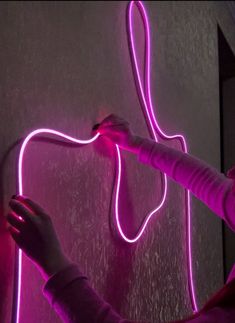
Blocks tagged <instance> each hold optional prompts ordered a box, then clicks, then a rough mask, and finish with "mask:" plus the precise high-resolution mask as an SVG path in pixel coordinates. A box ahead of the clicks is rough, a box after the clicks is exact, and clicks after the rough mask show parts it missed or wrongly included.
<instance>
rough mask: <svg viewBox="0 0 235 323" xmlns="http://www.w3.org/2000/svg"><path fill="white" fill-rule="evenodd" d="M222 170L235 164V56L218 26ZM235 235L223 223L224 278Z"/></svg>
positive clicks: (232, 259) (233, 257)
mask: <svg viewBox="0 0 235 323" xmlns="http://www.w3.org/2000/svg"><path fill="white" fill-rule="evenodd" d="M218 46H219V47H218V50H219V82H220V125H221V171H222V172H224V173H226V172H227V171H228V170H229V169H230V168H231V167H232V166H234V165H235V149H234V143H235V127H234V120H235V56H234V53H233V51H232V49H231V47H230V46H229V44H228V42H227V40H226V38H225V36H224V34H223V32H222V30H221V29H220V28H219V27H218ZM234 248H235V235H234V233H233V232H232V231H231V230H230V229H229V228H228V227H226V226H225V224H223V249H224V279H225V281H226V279H227V277H228V275H229V272H230V270H231V268H232V266H233V265H234V263H235V253H234Z"/></svg>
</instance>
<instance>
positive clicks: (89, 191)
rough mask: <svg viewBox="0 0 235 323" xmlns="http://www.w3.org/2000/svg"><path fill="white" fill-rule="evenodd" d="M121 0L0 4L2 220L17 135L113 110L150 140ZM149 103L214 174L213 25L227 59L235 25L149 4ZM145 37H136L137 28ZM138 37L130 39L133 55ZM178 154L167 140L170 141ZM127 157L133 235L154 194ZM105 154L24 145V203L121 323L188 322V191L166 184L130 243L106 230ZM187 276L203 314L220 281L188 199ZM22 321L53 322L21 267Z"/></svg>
mask: <svg viewBox="0 0 235 323" xmlns="http://www.w3.org/2000/svg"><path fill="white" fill-rule="evenodd" d="M126 6H127V2H125V1H123V2H56V1H54V2H40V1H39V2H24V1H22V2H1V3H0V48H1V50H0V105H1V108H0V123H1V124H0V154H1V155H0V158H1V164H0V165H1V168H0V174H1V177H0V179H1V182H0V194H1V195H0V199H1V200H0V202H1V215H2V214H3V213H6V212H7V205H8V200H9V198H10V196H11V195H12V194H14V193H15V177H16V171H15V169H16V158H17V156H18V152H19V142H18V139H20V138H22V136H25V135H26V134H28V133H29V131H31V130H33V129H35V128H40V127H50V128H54V129H57V130H60V131H64V132H66V133H68V134H70V135H72V136H76V137H79V138H84V139H85V138H88V137H90V131H91V127H92V125H93V124H94V123H96V122H97V121H99V120H100V119H101V118H103V117H105V116H106V115H107V114H109V113H111V112H115V113H117V114H119V115H121V116H123V117H124V118H126V119H127V120H129V121H130V123H131V125H132V129H133V131H134V132H135V133H138V134H139V135H142V136H148V132H147V127H146V125H145V121H144V119H143V116H142V112H141V108H140V106H139V102H138V98H137V94H136V90H135V85H134V80H133V76H132V70H131V65H130V59H129V54H128V47H127V39H126V27H125V15H126ZM146 9H147V12H148V13H149V18H150V25H151V40H152V75H151V79H152V93H153V102H154V104H155V107H156V108H155V111H156V115H157V118H158V120H159V123H160V126H161V127H162V129H164V130H165V131H166V132H167V133H170V134H175V133H182V134H184V135H185V136H186V138H187V141H188V144H189V151H190V152H191V153H192V154H194V155H196V156H198V157H199V158H202V159H204V160H205V161H207V162H208V163H210V164H211V165H213V166H215V167H217V168H218V169H219V167H220V160H219V156H220V151H219V147H220V146H219V140H220V134H219V87H218V54H217V23H219V24H220V26H221V28H222V30H223V31H224V33H225V36H226V37H228V41H229V42H230V44H231V46H232V48H234V49H235V36H234V35H235V32H234V31H235V27H234V23H233V21H232V17H231V16H230V14H229V12H228V10H227V8H226V7H225V5H224V4H223V3H216V2H213V1H212V2H200V3H198V2H174V1H170V2H164V1H159V2H146ZM140 32H141V30H140ZM142 46H143V39H141V35H140V37H139V39H138V47H139V48H142ZM169 144H171V145H172V146H174V147H176V148H177V147H178V146H177V142H171V143H169ZM123 157H124V159H125V167H124V172H125V174H126V176H125V177H124V179H123V182H122V192H121V211H122V212H121V214H122V216H121V218H122V222H123V225H124V227H125V230H126V232H128V234H129V235H130V236H131V235H133V234H134V233H135V230H136V228H137V227H138V224H139V223H140V222H141V220H142V219H143V217H144V215H145V214H146V212H148V211H149V210H151V209H152V208H153V207H154V206H155V205H156V204H157V203H158V201H159V199H160V197H161V193H162V192H161V184H160V183H161V182H160V174H159V172H158V171H154V170H153V169H150V168H148V167H146V166H143V165H140V164H138V162H137V160H136V158H135V157H133V156H130V154H127V153H125V154H123ZM114 174H115V161H114V155H113V151H112V150H110V149H108V148H107V147H106V146H105V145H104V144H103V143H102V142H99V143H96V144H93V145H89V146H86V147H78V148H70V147H64V146H60V145H55V144H51V143H47V142H40V141H38V142H33V143H31V144H30V146H29V149H28V151H27V156H26V159H25V175H24V176H25V194H27V195H29V196H30V197H31V198H32V199H35V200H36V201H37V202H39V203H40V204H41V205H42V206H43V207H44V208H45V209H46V210H48V213H49V214H50V215H51V216H52V219H53V222H54V223H55V226H56V229H57V231H58V234H59V236H60V238H61V241H62V244H63V246H64V249H65V251H66V252H67V254H68V255H69V257H70V258H71V259H72V260H73V261H75V262H77V263H78V264H79V266H80V268H81V270H82V271H84V273H86V274H87V275H88V277H89V278H90V281H91V284H92V286H94V287H95V288H96V289H97V291H98V292H99V293H100V294H101V295H102V296H103V297H104V298H105V299H106V300H107V301H108V302H110V303H111V304H112V305H113V306H114V307H115V308H116V309H117V311H119V312H120V313H121V314H122V315H123V316H125V317H126V318H129V319H132V320H148V321H150V322H164V321H169V320H173V319H179V318H182V317H184V316H186V315H188V314H191V306H190V300H189V294H188V289H187V275H186V274H187V273H186V254H185V227H184V223H185V214H184V195H183V194H184V191H183V189H182V188H180V187H179V186H178V185H177V184H176V183H174V182H172V181H169V192H168V195H167V201H166V203H165V205H164V207H163V208H162V210H161V211H160V212H159V213H158V214H157V216H155V217H154V218H153V219H152V221H151V224H150V225H149V227H148V229H147V231H146V233H145V234H144V236H143V237H142V238H141V240H140V241H139V242H138V243H136V244H134V245H127V244H125V243H122V242H120V241H119V240H118V239H117V238H116V233H115V231H114V230H113V226H112V225H110V223H111V222H112V218H113V216H114V213H113V208H112V206H113V204H112V203H111V198H112V187H113V180H114ZM192 215H193V221H192V222H193V268H194V276H195V282H196V294H197V300H198V303H199V306H201V305H202V304H203V303H204V302H205V301H206V300H207V299H208V298H209V297H210V296H211V294H212V293H214V292H215V291H216V290H217V289H218V288H220V287H221V286H222V284H223V268H222V239H221V222H220V220H218V219H217V218H216V217H215V216H214V215H213V214H212V213H211V212H210V211H209V210H208V209H207V208H206V207H205V206H204V205H203V204H202V203H200V202H198V201H196V199H194V198H192ZM1 224H2V225H1V231H0V256H1V262H0V263H1V268H0V270H1V278H0V289H1V295H3V296H4V297H1V308H0V309H1V313H0V314H1V322H9V321H10V311H11V301H12V284H13V283H12V280H13V265H14V261H13V259H14V258H13V256H14V244H13V242H12V241H11V239H10V237H9V236H8V235H7V233H6V230H5V224H4V221H3V219H2V217H1ZM22 284H23V285H22V286H23V293H22V307H21V319H20V322H21V323H22V322H24V323H28V322H33V323H39V322H47V323H51V322H59V321H60V320H59V319H58V318H57V317H56V315H55V313H54V312H53V310H51V309H50V306H49V305H48V304H47V302H46V300H45V299H44V298H43V296H42V293H41V289H42V286H43V281H42V279H41V277H40V275H39V273H38V272H37V271H36V269H35V268H34V267H33V265H32V264H31V263H30V262H29V260H28V259H27V258H25V257H24V259H23V283H22Z"/></svg>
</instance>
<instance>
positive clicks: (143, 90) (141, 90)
mask: <svg viewBox="0 0 235 323" xmlns="http://www.w3.org/2000/svg"><path fill="white" fill-rule="evenodd" d="M134 5H136V7H137V8H138V11H139V13H140V15H141V18H142V21H143V25H144V34H145V38H146V41H145V62H144V63H145V75H144V86H143V84H142V81H141V77H140V72H139V70H140V69H139V66H138V62H137V57H136V49H135V42H134V36H133V18H132V15H133V6H134ZM127 30H128V33H127V35H128V40H129V50H130V56H131V61H132V68H133V73H134V77H135V80H136V84H137V93H138V95H139V100H140V103H143V105H144V108H145V112H146V115H147V120H148V122H149V126H150V129H151V132H152V135H153V137H154V139H155V141H157V135H159V136H160V137H161V138H163V139H166V140H169V139H178V140H179V142H180V144H181V147H182V150H183V151H184V152H185V153H187V152H188V149H187V144H186V140H185V138H184V137H183V136H182V135H179V134H178V135H174V136H172V135H167V134H166V133H164V132H163V131H162V130H161V128H160V126H159V125H158V122H157V120H156V117H155V114H154V109H153V104H152V97H151V83H150V51H151V44H150V31H149V23H148V18H147V14H146V11H145V8H144V6H143V4H142V2H141V1H131V2H130V4H129V7H128V21H127ZM164 182H165V192H164V196H163V200H162V204H163V203H164V198H165V194H166V190H167V180H166V175H164ZM185 204H186V233H187V234H186V250H187V270H188V286H189V294H190V299H191V304H192V308H193V311H194V312H197V311H198V306H197V302H196V297H195V287H194V281H193V272H192V271H193V270H192V233H191V231H192V229H191V207H190V193H189V191H188V190H185ZM156 211H157V209H156V210H154V211H153V212H151V213H150V214H151V215H152V214H153V213H155V212H156ZM151 215H150V216H151Z"/></svg>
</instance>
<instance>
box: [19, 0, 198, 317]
mask: <svg viewBox="0 0 235 323" xmlns="http://www.w3.org/2000/svg"><path fill="white" fill-rule="evenodd" d="M134 4H135V5H136V6H137V8H138V10H139V12H140V14H141V17H142V20H143V23H144V28H145V36H146V46H145V52H146V55H145V57H146V60H145V79H144V86H143V84H142V81H141V78H140V73H139V66H138V63H137V58H136V49H135V45H134V37H133V27H132V25H133V23H132V10H133V5H134ZM127 28H128V40H129V45H130V56H131V59H132V67H133V73H134V76H135V79H136V84H137V92H138V94H139V100H140V103H141V104H142V105H143V106H144V109H145V112H146V116H147V122H148V126H149V129H150V130H151V131H150V132H151V135H152V137H153V138H154V140H155V141H156V142H157V141H158V138H157V136H158V135H159V136H160V137H161V138H163V139H178V140H179V141H180V144H181V147H182V150H183V151H184V152H187V151H188V150H187V145H186V141H185V139H184V137H183V136H182V135H174V136H169V135H166V134H165V133H164V132H163V131H162V130H161V129H160V126H159V125H158V123H157V120H156V118H155V115H154V110H153V105H152V99H151V89H150V32H149V24H148V18H147V14H146V11H145V9H144V6H143V4H142V3H141V2H140V1H131V2H130V4H129V6H128V26H127ZM42 133H46V134H52V135H56V136H59V137H61V138H64V139H66V140H68V141H71V142H74V143H77V144H89V143H91V142H93V141H95V140H96V139H97V138H98V137H99V133H97V134H96V136H94V137H93V138H91V139H88V140H80V139H76V138H73V137H70V136H68V135H66V134H63V133H61V132H59V131H56V130H52V129H37V130H35V131H33V132H31V133H30V134H29V135H28V136H27V137H26V138H25V140H24V142H23V144H22V146H21V150H20V155H19V163H18V187H19V194H20V195H22V194H23V157H24V153H25V150H26V146H27V144H28V143H29V141H30V140H31V139H32V138H33V137H34V136H36V135H38V134H42ZM116 152H117V162H118V163H117V168H118V171H117V178H116V183H115V185H116V193H115V219H116V224H117V229H118V232H119V234H120V236H121V237H122V239H124V240H125V241H126V242H128V243H134V242H136V241H137V240H138V239H139V238H140V237H141V236H142V234H143V232H144V230H145V228H146V226H147V224H148V222H149V220H150V218H151V217H152V215H153V214H154V213H156V212H157V211H158V210H159V209H160V208H161V207H162V206H163V204H164V202H165V199H166V193H167V178H166V175H165V174H163V175H162V176H163V177H164V190H163V196H162V199H161V201H160V203H159V205H158V206H157V207H156V208H155V209H154V210H153V211H151V212H150V213H149V214H148V215H147V216H146V217H145V218H144V220H143V222H142V224H141V226H140V228H139V229H138V231H137V234H136V236H135V237H134V238H132V239H129V238H128V237H127V236H126V235H125V233H124V232H123V230H122V227H121V223H120V220H119V192H120V182H121V153H120V148H119V147H118V145H116ZM185 201H186V227H187V238H186V248H187V265H188V284H189V291H190V298H191V302H192V307H193V310H194V311H197V304H196V299H195V288H194V282H193V275H192V248H191V239H192V238H191V216H190V213H191V210H190V194H189V191H187V190H185ZM21 273H22V251H21V249H19V254H18V276H17V295H16V298H17V304H16V323H18V322H19V310H20V294H21Z"/></svg>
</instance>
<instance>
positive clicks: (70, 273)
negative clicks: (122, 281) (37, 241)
mask: <svg viewBox="0 0 235 323" xmlns="http://www.w3.org/2000/svg"><path fill="white" fill-rule="evenodd" d="M43 293H44V295H45V297H46V298H47V299H48V301H49V303H50V304H51V306H52V307H53V308H54V310H55V311H56V312H57V314H58V315H59V316H60V318H61V319H62V320H63V321H64V322H66V323H75V322H76V323H77V322H79V323H91V322H97V323H108V322H112V323H128V321H126V320H123V319H122V318H121V317H120V316H119V315H118V314H117V313H116V312H115V311H114V310H113V309H112V307H111V306H110V305H109V304H107V303H106V302H105V301H104V300H103V299H102V298H101V297H100V296H99V295H98V294H97V293H96V292H95V291H94V290H93V289H92V288H91V287H90V285H89V283H88V280H87V278H86V277H85V276H84V275H83V274H82V273H80V271H79V270H78V268H77V265H76V264H71V265H69V266H68V267H67V268H65V269H64V270H62V271H60V272H58V273H57V274H55V275H54V276H52V277H51V278H50V279H49V280H48V282H47V283H46V285H45V286H44V289H43Z"/></svg>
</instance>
